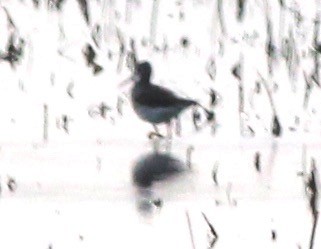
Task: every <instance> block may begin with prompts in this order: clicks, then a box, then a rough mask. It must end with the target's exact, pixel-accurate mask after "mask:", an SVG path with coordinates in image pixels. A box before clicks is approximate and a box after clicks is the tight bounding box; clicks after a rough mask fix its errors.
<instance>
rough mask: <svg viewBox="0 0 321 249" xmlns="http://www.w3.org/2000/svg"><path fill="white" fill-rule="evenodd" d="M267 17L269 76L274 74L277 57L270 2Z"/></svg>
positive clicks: (266, 5) (266, 8) (266, 47)
mask: <svg viewBox="0 0 321 249" xmlns="http://www.w3.org/2000/svg"><path fill="white" fill-rule="evenodd" d="M264 3H265V16H266V33H267V39H266V44H265V51H266V53H267V60H268V69H269V74H270V75H272V74H273V60H274V57H275V52H276V51H275V50H276V49H275V45H274V42H273V31H272V21H271V17H270V13H269V11H270V9H269V5H268V1H267V0H265V2H264Z"/></svg>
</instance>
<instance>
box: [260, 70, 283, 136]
mask: <svg viewBox="0 0 321 249" xmlns="http://www.w3.org/2000/svg"><path fill="white" fill-rule="evenodd" d="M258 75H259V77H260V80H261V83H262V84H263V86H264V88H265V90H266V92H267V95H268V97H269V101H270V106H271V108H272V111H273V125H272V134H273V135H274V136H276V137H279V136H280V135H281V133H282V127H281V124H280V122H279V119H278V116H277V114H276V108H275V105H274V102H273V97H272V93H271V91H270V89H269V87H268V84H267V82H266V80H265V79H264V78H263V77H262V75H261V74H260V73H258Z"/></svg>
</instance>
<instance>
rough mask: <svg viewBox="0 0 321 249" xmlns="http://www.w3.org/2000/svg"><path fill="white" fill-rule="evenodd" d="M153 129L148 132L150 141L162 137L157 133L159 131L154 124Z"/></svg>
mask: <svg viewBox="0 0 321 249" xmlns="http://www.w3.org/2000/svg"><path fill="white" fill-rule="evenodd" d="M153 127H154V131H152V132H150V133H149V134H148V138H149V139H152V138H153V137H160V138H163V137H164V136H163V135H162V134H160V133H159V130H158V128H157V126H156V125H155V124H153Z"/></svg>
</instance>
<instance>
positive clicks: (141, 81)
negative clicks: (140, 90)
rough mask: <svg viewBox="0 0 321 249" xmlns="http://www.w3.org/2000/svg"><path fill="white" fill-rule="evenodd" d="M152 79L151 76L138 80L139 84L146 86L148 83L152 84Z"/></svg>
mask: <svg viewBox="0 0 321 249" xmlns="http://www.w3.org/2000/svg"><path fill="white" fill-rule="evenodd" d="M150 84H151V83H150V81H149V78H141V79H140V81H139V82H137V85H140V86H146V85H150Z"/></svg>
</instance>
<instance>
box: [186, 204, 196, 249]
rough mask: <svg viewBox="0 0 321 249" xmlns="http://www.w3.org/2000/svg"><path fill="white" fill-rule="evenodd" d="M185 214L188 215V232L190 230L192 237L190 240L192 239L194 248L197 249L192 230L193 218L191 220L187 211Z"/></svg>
mask: <svg viewBox="0 0 321 249" xmlns="http://www.w3.org/2000/svg"><path fill="white" fill-rule="evenodd" d="M185 213H186V219H187V225H188V230H189V235H190V239H191V244H192V248H193V249H196V246H195V241H194V235H193V229H192V223H191V218H190V216H189V213H188V211H187V210H186V212H185Z"/></svg>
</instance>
